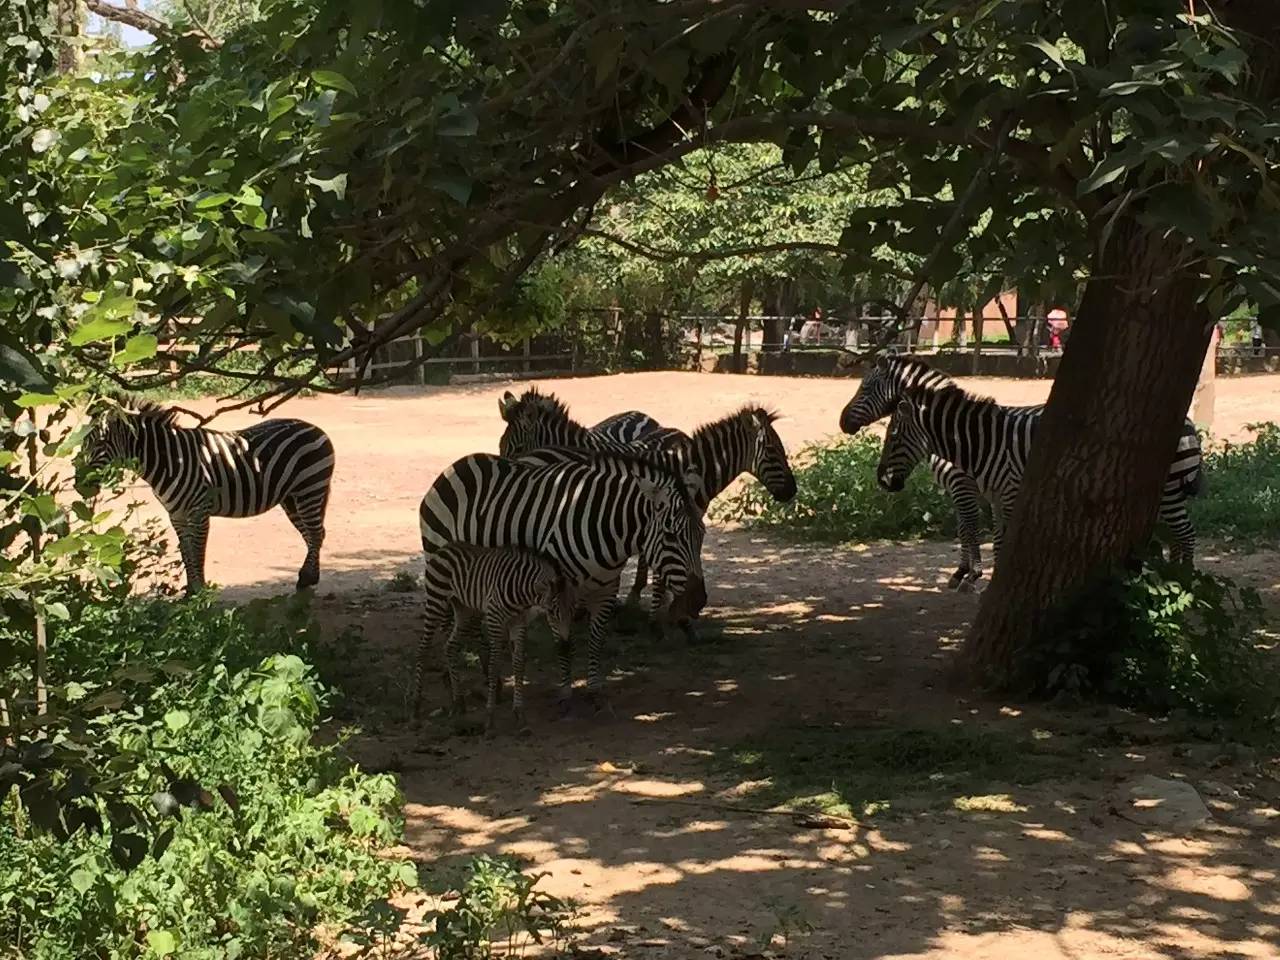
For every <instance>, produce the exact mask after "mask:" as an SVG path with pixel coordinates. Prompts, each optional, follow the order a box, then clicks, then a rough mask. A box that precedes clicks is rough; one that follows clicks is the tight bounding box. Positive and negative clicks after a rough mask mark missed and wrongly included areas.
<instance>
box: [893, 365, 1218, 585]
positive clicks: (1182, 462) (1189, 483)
mask: <svg viewBox="0 0 1280 960" xmlns="http://www.w3.org/2000/svg"><path fill="white" fill-rule="evenodd" d="M1042 413H1043V407H1030V408H1028V407H1005V406H1001V405H1000V404H998V403H996V402H995V401H994V400H992V399H990V398H984V397H974V396H971V395H970V394H968V393H966V392H965V391H964V390H962V389H961V388H960V387H958V386H957V385H955V384H954V383H951V384H946V385H943V386H937V385H932V386H923V387H921V386H917V387H912V388H909V389H908V390H906V391H905V393H904V395H903V397H902V398H901V399H900V400H899V401H898V405H897V408H896V409H895V410H894V413H893V417H892V418H891V419H890V421H889V432H888V435H887V436H886V438H885V443H884V449H883V450H882V451H881V454H880V464H879V466H878V467H877V470H876V477H877V479H878V480H879V482H880V484H881V486H883V487H884V488H885V489H887V490H891V491H898V490H901V489H902V487H903V485H904V484H905V483H906V479H907V475H908V474H909V473H910V472H911V470H912V468H913V467H914V466H915V465H916V463H918V462H919V461H920V460H921V459H923V458H924V457H927V456H929V455H930V454H934V455H937V456H941V457H943V458H944V459H946V460H947V462H949V463H952V464H954V465H955V466H956V467H957V468H959V469H962V470H964V471H965V473H967V474H969V475H970V476H971V477H972V478H973V479H974V481H975V482H976V483H977V484H978V486H979V487H980V488H981V489H982V490H983V491H984V492H985V493H987V494H988V495H989V496H990V497H991V499H992V507H993V509H992V514H993V516H994V519H995V527H996V529H995V539H994V543H993V547H994V552H995V555H996V561H997V562H998V561H999V554H1000V544H1001V540H1002V538H1003V534H1004V529H1005V527H1006V526H1007V525H1008V522H1009V518H1010V517H1011V516H1012V514H1013V506H1014V501H1015V500H1016V499H1017V496H1018V488H1019V487H1020V486H1021V484H1022V475H1023V473H1024V471H1025V470H1026V466H1027V461H1028V460H1029V458H1030V456H1031V445H1032V442H1033V441H1034V439H1035V431H1036V426H1037V425H1038V424H1039V422H1040V416H1041V414H1042ZM1200 485H1201V470H1200V440H1199V437H1198V435H1197V434H1196V428H1195V424H1193V423H1192V422H1191V421H1190V420H1187V421H1185V422H1184V424H1183V431H1182V435H1181V436H1180V437H1179V439H1178V446H1177V451H1176V452H1175V454H1174V459H1173V462H1172V464H1171V465H1170V467H1169V473H1168V476H1167V477H1166V479H1165V483H1164V488H1163V490H1162V491H1161V496H1160V513H1159V516H1160V519H1161V521H1163V522H1164V523H1165V524H1167V525H1168V526H1169V528H1170V529H1171V530H1172V531H1173V534H1174V540H1175V543H1174V546H1173V550H1172V559H1173V560H1174V561H1175V562H1179V563H1190V562H1192V560H1193V559H1194V557H1195V546H1196V537H1195V528H1194V527H1193V526H1192V524H1191V519H1190V517H1188V515H1187V506H1186V501H1187V498H1188V497H1189V496H1195V495H1196V494H1198V493H1199V492H1200Z"/></svg>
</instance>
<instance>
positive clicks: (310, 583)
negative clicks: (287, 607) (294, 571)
mask: <svg viewBox="0 0 1280 960" xmlns="http://www.w3.org/2000/svg"><path fill="white" fill-rule="evenodd" d="M319 582H320V572H319V571H316V572H315V573H300V574H298V583H297V585H296V586H295V588H294V589H295V590H297V592H298V593H301V592H302V591H303V590H310V589H311V588H312V587H314V586H315V585H316V584H317V583H319Z"/></svg>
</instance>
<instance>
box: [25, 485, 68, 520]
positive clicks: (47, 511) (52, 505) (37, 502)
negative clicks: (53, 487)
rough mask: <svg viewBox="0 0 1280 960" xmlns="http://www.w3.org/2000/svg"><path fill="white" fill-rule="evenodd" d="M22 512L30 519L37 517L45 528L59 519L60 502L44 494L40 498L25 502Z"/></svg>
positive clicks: (32, 498)
mask: <svg viewBox="0 0 1280 960" xmlns="http://www.w3.org/2000/svg"><path fill="white" fill-rule="evenodd" d="M22 512H23V513H24V514H26V515H27V516H29V517H35V518H36V519H38V520H39V521H40V522H41V523H42V524H44V525H45V526H48V525H49V524H51V523H53V521H54V520H56V519H58V517H59V515H60V513H61V512H60V511H59V510H58V501H56V500H54V499H53V496H52V495H51V494H47V493H42V494H40V496H38V497H31V498H29V499H27V500H25V501H23V503H22Z"/></svg>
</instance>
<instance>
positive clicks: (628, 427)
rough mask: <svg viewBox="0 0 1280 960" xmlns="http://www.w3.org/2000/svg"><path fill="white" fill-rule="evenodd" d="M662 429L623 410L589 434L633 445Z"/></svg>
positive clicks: (636, 413) (643, 416)
mask: <svg viewBox="0 0 1280 960" xmlns="http://www.w3.org/2000/svg"><path fill="white" fill-rule="evenodd" d="M503 399H505V400H507V401H509V402H515V399H516V398H515V397H513V396H512V395H511V394H510V393H509V392H508V393H507V394H506V396H505V397H504V398H503ZM662 429H663V427H662V424H660V423H659V422H658V421H657V420H655V419H653V417H651V416H649V415H648V414H647V413H641V412H640V411H639V410H624V411H623V412H622V413H615V414H614V415H613V416H612V417H605V418H604V419H603V420H601V421H600V422H599V423H597V424H596V425H595V426H594V427H592V428H591V432H592V433H596V434H599V435H600V436H602V437H607V438H608V439H610V440H616V441H618V442H619V443H634V442H635V441H637V440H643V439H644V438H645V437H647V436H648V435H649V434H651V433H657V432H658V431H659V430H662Z"/></svg>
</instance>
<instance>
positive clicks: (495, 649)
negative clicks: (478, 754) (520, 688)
mask: <svg viewBox="0 0 1280 960" xmlns="http://www.w3.org/2000/svg"><path fill="white" fill-rule="evenodd" d="M512 629H513V627H512V625H511V624H510V623H509V622H508V619H507V615H506V611H504V610H500V609H499V610H491V611H489V612H488V613H486V614H485V618H484V645H485V647H486V648H487V649H488V651H489V668H488V675H487V676H486V677H485V680H486V681H487V682H486V684H485V689H486V694H485V703H484V732H485V734H486V735H487V736H493V733H494V730H495V729H496V727H495V724H494V712H495V710H496V708H497V706H498V687H499V686H500V685H501V684H502V667H501V664H502V643H503V641H504V640H505V639H507V638H508V636H509V635H510V632H511V631H512Z"/></svg>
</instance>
